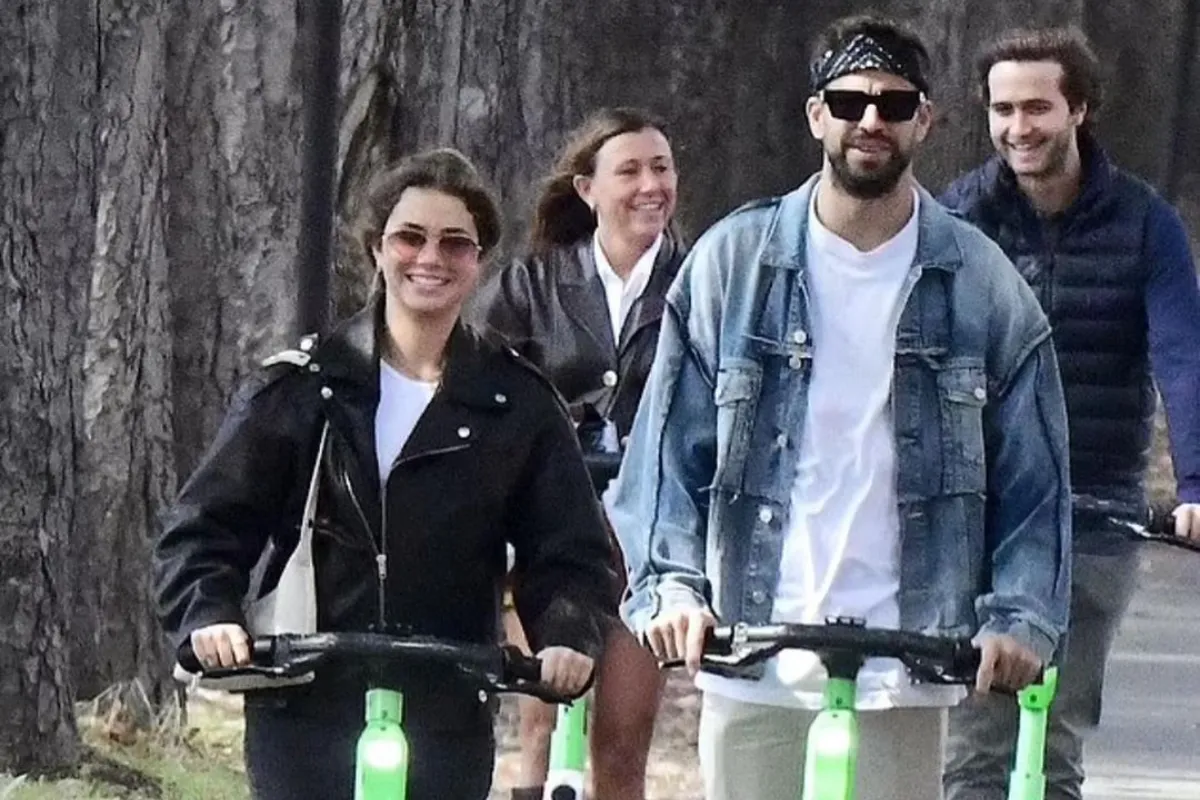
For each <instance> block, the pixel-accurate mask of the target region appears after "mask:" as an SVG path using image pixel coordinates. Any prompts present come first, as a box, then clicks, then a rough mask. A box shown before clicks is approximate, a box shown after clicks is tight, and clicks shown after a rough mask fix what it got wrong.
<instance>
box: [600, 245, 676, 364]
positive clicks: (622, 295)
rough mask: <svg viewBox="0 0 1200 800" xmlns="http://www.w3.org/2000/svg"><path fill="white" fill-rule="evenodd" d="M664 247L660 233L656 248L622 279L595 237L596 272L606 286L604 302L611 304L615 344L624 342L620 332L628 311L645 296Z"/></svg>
mask: <svg viewBox="0 0 1200 800" xmlns="http://www.w3.org/2000/svg"><path fill="white" fill-rule="evenodd" d="M662 245H663V235H662V234H661V233H660V234H659V235H658V238H657V239H655V240H654V244H652V245H650V248H649V249H648V250H646V252H644V253H642V254H641V256H639V257H638V260H637V263H636V264H634V265H633V270H632V271H631V272H630V273H629V277H628V278H627V279H623V278H622V277H621V276H620V275H618V274H617V271H616V270H614V269H613V267H612V264H610V263H609V261H608V256H606V255H604V248H603V247H601V246H600V237H599V236H592V254H593V256H594V257H595V259H596V271H597V272H598V273H600V282H601V283H603V284H604V298H605V300H607V301H608V317H609V320H611V322H612V330H613V341H614V342H619V341H621V328H622V327H623V326H624V325H625V318H626V317H627V316H629V309H631V308H633V302H634V301H635V300H637V299H638V298H639V297H641V296H642V292H644V291H646V285H647V284H649V283H650V273H651V272H653V271H654V260H655V259H657V258H658V251H659V250H661V249H662Z"/></svg>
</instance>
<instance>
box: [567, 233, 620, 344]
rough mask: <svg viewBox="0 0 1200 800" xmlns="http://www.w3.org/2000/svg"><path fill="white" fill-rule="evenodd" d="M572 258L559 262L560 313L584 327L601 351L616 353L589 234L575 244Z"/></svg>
mask: <svg viewBox="0 0 1200 800" xmlns="http://www.w3.org/2000/svg"><path fill="white" fill-rule="evenodd" d="M571 254H572V255H573V256H574V257H573V258H564V259H562V261H561V263H559V264H558V269H557V270H556V272H557V282H558V296H559V300H560V302H561V303H562V307H563V313H565V314H566V315H567V316H568V317H570V319H571V321H572V322H574V323H575V324H576V325H578V326H579V327H580V328H581V329H583V331H584V333H585V334H587V335H588V336H590V337H591V338H592V340H593V341H594V342H595V343H596V346H597V347H599V348H600V349H601V350H602V351H603V352H605V353H610V354H614V355H615V354H616V352H617V344H616V342H615V341H614V339H613V334H612V319H611V318H610V317H609V315H608V302H607V301H606V300H605V297H604V284H603V283H601V282H600V274H599V272H597V271H596V259H595V257H594V256H593V255H592V240H591V237H588V238H587V239H585V240H583V241H582V242H580V243H579V244H577V245H576V246H575V249H574V251H572V253H571Z"/></svg>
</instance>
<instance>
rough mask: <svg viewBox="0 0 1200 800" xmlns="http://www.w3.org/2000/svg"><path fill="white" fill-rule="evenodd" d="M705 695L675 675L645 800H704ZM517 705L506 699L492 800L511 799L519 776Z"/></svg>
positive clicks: (656, 741)
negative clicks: (700, 756) (701, 735)
mask: <svg viewBox="0 0 1200 800" xmlns="http://www.w3.org/2000/svg"><path fill="white" fill-rule="evenodd" d="M699 719H700V694H699V693H698V692H697V691H696V690H695V689H694V688H692V684H691V681H690V680H689V679H688V677H687V675H686V674H685V673H683V672H682V671H674V672H673V673H672V675H671V676H670V678H669V680H668V683H667V688H666V692H665V696H664V697H663V702H662V706H661V707H660V708H659V714H658V721H657V723H656V725H655V729H654V742H653V744H652V745H651V750H650V765H649V768H648V770H647V773H648V774H647V786H646V800H699V798H702V797H703V796H704V792H703V788H702V786H701V783H700V768H699V764H698V763H697V760H696V730H697V725H698V723H699ZM516 723H517V716H516V703H515V702H514V701H513V700H511V699H510V698H506V699H505V701H504V705H503V706H502V708H501V713H500V720H499V725H498V727H497V730H496V735H497V738H498V744H499V758H498V760H497V764H496V779H495V783H494V784H493V787H492V795H491V796H492V798H493V800H501V798H503V799H504V800H507V798H508V789H509V788H511V787H512V781H513V778H514V777H515V775H516V769H517V764H516V757H517V756H516V754H517V737H516Z"/></svg>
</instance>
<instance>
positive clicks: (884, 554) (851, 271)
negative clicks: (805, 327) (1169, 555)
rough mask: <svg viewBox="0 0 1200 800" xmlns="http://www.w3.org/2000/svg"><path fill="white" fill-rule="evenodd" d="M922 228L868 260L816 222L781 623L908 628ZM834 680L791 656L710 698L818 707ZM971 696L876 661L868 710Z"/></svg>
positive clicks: (717, 688)
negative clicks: (910, 459) (910, 460)
mask: <svg viewBox="0 0 1200 800" xmlns="http://www.w3.org/2000/svg"><path fill="white" fill-rule="evenodd" d="M913 197H914V201H913V202H914V207H913V215H912V218H911V219H910V220H909V221H908V223H907V224H906V225H905V226H904V228H902V229H901V230H900V232H899V233H897V234H896V236H894V237H893V238H892V239H890V240H888V241H887V242H884V243H883V244H882V245H880V246H879V247H877V248H875V249H874V250H871V251H870V252H865V253H864V252H861V251H859V250H858V249H857V248H855V247H854V245H852V244H850V243H849V242H847V241H846V240H844V239H842V238H841V237H839V236H837V235H836V234H834V233H833V232H832V231H830V230H829V229H828V228H826V227H825V226H824V225H822V224H821V222H820V220H819V219H817V214H816V202H815V200H816V192H815V191H814V192H813V203H812V205H811V206H810V208H809V215H808V238H807V242H806V263H807V265H808V273H807V280H808V296H809V300H810V306H809V312H810V317H809V324H810V326H811V330H810V331H809V334H810V341H811V342H812V343H813V348H814V353H813V356H814V358H813V368H812V379H811V383H810V384H809V388H808V407H807V410H806V412H805V419H804V432H803V435H802V437H801V441H800V453H799V461H798V465H797V471H796V480H795V484H794V485H793V488H792V495H791V503H790V507H789V510H788V519H787V522H786V528H785V533H784V541H783V556H782V561H781V564H780V575H779V584H778V587H777V589H776V595H775V604H774V607H773V611H772V621H775V622H793V623H807V624H822V623H823V622H824V621H825V620H826V619H827V618H828V617H833V616H843V617H859V618H862V619H865V620H866V624H867V626H868V627H873V628H897V627H899V624H900V607H899V603H898V594H899V589H900V523H899V514H898V510H897V496H896V450H895V441H894V431H893V426H892V418H891V396H892V373H893V369H894V359H895V354H896V326H897V324H898V322H899V317H900V313H901V311H902V310H903V303H904V301H905V300H906V299H907V294H908V291H910V290H911V289H910V286H911V285H910V284H909V283H908V276H909V274H910V271H911V267H912V264H913V260H914V259H915V257H916V252H917V228H918V224H917V218H918V215H917V210H918V209H917V206H916V203H917V202H918V201H917V195H916V192H915V191H914V192H913ZM824 680H825V670H824V667H823V666H822V665H821V662H820V660H819V658H818V657H817V655H816V654H815V653H810V652H806V651H802V650H786V651H784V652H782V653H780V655H779V656H777V657H776V658H774V659H772V660H771V662H769V664H768V665H767V671H766V675H765V677H764V678H763V680H761V681H758V682H749V681H738V680H729V679H721V678H716V677H715V676H709V675H703V676H701V679H700V685H701V688H703V689H705V690H707V691H713V692H717V693H719V694H723V695H726V696H731V697H733V698H734V699H738V700H742V701H745V702H758V703H766V704H769V705H779V706H791V707H799V708H820V707H821V702H822V689H823V686H824ZM963 692H964V690H963V689H962V688H961V687H956V686H955V687H946V686H930V685H924V686H916V687H914V686H913V685H912V683H911V680H910V679H909V678H908V675H907V672H906V671H905V669H904V667H903V665H902V664H900V662H898V661H894V660H891V659H871V660H868V661H867V663H866V664H865V665H864V667H863V669H862V670H861V671H860V672H859V676H858V707H859V708H860V709H881V708H892V707H897V706H925V705H953V704H955V703H956V702H957V701H958V700H959V699H960V698H961V697H962V695H963Z"/></svg>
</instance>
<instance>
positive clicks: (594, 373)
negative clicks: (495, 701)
mask: <svg viewBox="0 0 1200 800" xmlns="http://www.w3.org/2000/svg"><path fill="white" fill-rule="evenodd" d="M677 179H678V176H677V174H676V172H675V163H674V159H673V157H672V154H671V145H670V142H669V141H668V139H667V136H666V134H665V133H664V128H663V125H662V124H661V123H660V122H658V121H657V120H655V119H654V118H653V117H651V116H650V115H649V114H646V113H645V112H643V111H640V110H637V109H629V108H615V109H604V110H601V111H599V112H597V113H595V114H593V115H592V116H591V117H590V118H589V119H588V120H587V121H585V122H584V123H583V125H582V126H580V127H579V128H578V129H577V130H576V131H575V132H574V133H573V134H572V135H571V136H570V137H569V141H568V143H567V146H566V148H565V149H564V151H563V153H562V155H561V157H560V158H559V159H558V162H557V164H556V165H555V167H554V169H553V170H552V171H551V173H550V175H549V177H548V178H547V179H546V181H545V183H544V185H543V188H542V192H541V195H540V197H539V199H538V202H537V208H536V212H535V214H534V219H533V225H532V235H531V239H532V252H531V254H530V255H529V257H528V258H525V259H523V260H519V261H517V262H515V263H513V264H512V265H511V266H509V267H508V268H507V269H505V270H504V271H503V272H501V273H499V274H498V275H497V276H495V278H494V279H493V280H492V281H490V282H489V284H488V285H487V286H486V287H485V289H484V290H483V291H482V292H481V296H480V300H479V305H478V308H479V310H480V313H481V314H482V315H483V317H484V319H485V321H486V323H487V324H488V325H490V326H491V327H492V328H494V329H495V330H497V331H499V332H500V333H502V334H503V335H504V336H505V337H506V338H507V339H508V340H509V342H510V343H511V344H512V345H513V347H515V348H516V349H517V350H518V351H519V352H520V353H522V354H523V355H524V356H526V357H527V358H528V359H529V360H530V361H532V362H533V363H534V364H535V365H537V366H538V367H539V368H540V369H541V370H542V371H543V372H544V373H545V374H546V375H547V377H549V379H550V380H551V381H552V382H553V383H554V385H555V386H556V387H557V388H558V390H559V391H560V392H561V393H562V394H563V396H564V397H565V398H566V399H567V402H568V404H569V405H570V406H571V408H572V411H573V413H574V415H575V417H576V419H577V420H582V419H585V418H587V417H589V416H593V417H598V418H602V419H603V420H604V421H606V422H607V424H608V427H609V433H610V435H609V436H607V437H600V438H601V439H606V440H607V442H606V444H607V447H608V448H609V449H615V448H616V447H618V446H619V443H620V442H621V440H623V439H624V437H626V436H627V435H628V433H629V429H630V427H631V426H632V424H633V417H634V414H635V412H636V411H637V406H638V402H639V400H640V399H641V395H642V387H643V386H644V385H645V382H646V377H647V375H648V373H649V371H650V364H651V362H652V361H653V358H654V349H655V345H656V343H657V341H658V330H659V321H660V319H661V317H662V312H663V296H664V294H665V293H666V290H667V287H668V286H669V285H670V283H671V280H672V279H673V278H674V277H675V273H676V272H677V271H678V269H679V265H680V264H681V263H682V261H683V256H684V249H683V246H682V244H681V242H680V239H679V236H678V235H677V233H676V232H675V231H674V230H673V229H672V228H673V225H672V217H673V214H674V212H675V199H676V185H677ZM621 569H622V571H623V569H624V568H623V566H622V567H621ZM615 604H616V599H615V598H614V600H613V605H614V608H615ZM505 627H506V628H507V629H508V630H509V631H510V634H511V636H512V638H514V639H515V640H517V641H519V640H520V638H521V632H520V629H519V625H517V624H516V620H515V619H513V618H512V615H511V614H510V615H509V616H508V618H507V619H506V626H505ZM661 688H662V680H661V677H660V674H659V671H658V667H657V664H656V663H655V661H654V659H653V658H652V657H651V656H650V654H649V652H648V651H646V650H645V649H643V648H641V647H640V646H639V645H638V643H637V641H636V640H635V639H634V638H633V636H632V635H631V634H630V633H629V632H628V630H626V629H625V628H624V627H623V626H621V625H619V624H614V625H613V627H612V628H611V629H610V631H609V633H608V637H607V640H606V646H605V653H604V657H603V660H602V661H601V663H600V666H599V669H598V672H597V677H596V690H595V716H594V719H593V725H592V732H591V743H592V769H593V781H594V784H595V792H594V795H595V796H596V797H600V798H604V800H627V799H630V800H632V799H634V798H636V800H641V798H643V797H644V796H645V773H646V758H647V754H648V752H649V748H650V739H651V735H652V733H653V729H654V717H655V714H656V711H657V708H658V700H659V695H660V692H661ZM520 702H521V743H522V754H521V759H522V760H521V773H520V778H519V785H518V788H517V789H514V791H513V798H514V800H522V799H526V798H527V799H528V800H533V798H539V799H540V798H541V796H542V786H541V784H543V783H544V782H545V780H546V774H547V766H548V765H547V760H548V752H549V741H550V735H551V733H552V731H553V728H554V723H555V712H554V709H553V708H552V707H550V706H548V705H546V704H544V703H541V702H539V701H537V700H533V699H526V698H521V700H520Z"/></svg>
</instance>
